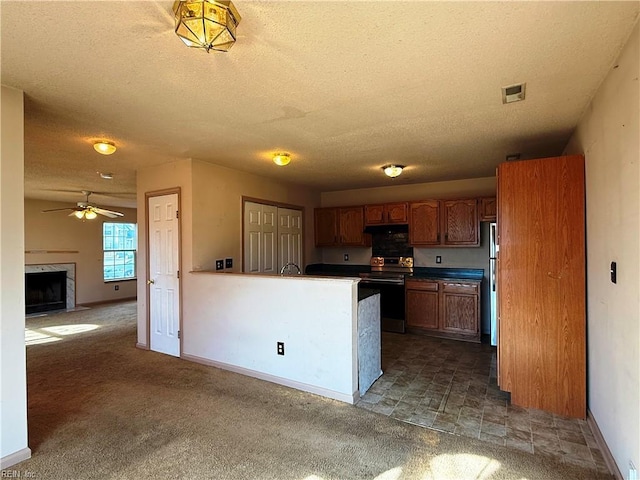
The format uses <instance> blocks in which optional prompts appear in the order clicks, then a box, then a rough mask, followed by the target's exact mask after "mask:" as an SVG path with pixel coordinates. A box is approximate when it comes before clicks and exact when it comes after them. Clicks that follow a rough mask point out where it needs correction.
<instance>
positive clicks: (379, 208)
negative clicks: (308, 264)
mask: <svg viewBox="0 0 640 480" xmlns="http://www.w3.org/2000/svg"><path fill="white" fill-rule="evenodd" d="M385 221H386V220H385V215H384V205H365V206H364V223H365V225H383V224H384V223H385Z"/></svg>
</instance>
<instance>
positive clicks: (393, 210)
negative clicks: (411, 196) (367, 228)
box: [364, 202, 409, 225]
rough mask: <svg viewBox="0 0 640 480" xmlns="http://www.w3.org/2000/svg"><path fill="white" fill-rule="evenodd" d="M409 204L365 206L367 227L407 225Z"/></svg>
mask: <svg viewBox="0 0 640 480" xmlns="http://www.w3.org/2000/svg"><path fill="white" fill-rule="evenodd" d="M408 206H409V204H408V203H407V202H401V203H386V204H380V205H365V207H364V223H365V225H389V224H393V223H400V224H402V223H407V221H408V215H407V212H408Z"/></svg>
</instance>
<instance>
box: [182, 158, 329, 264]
mask: <svg viewBox="0 0 640 480" xmlns="http://www.w3.org/2000/svg"><path fill="white" fill-rule="evenodd" d="M192 175H193V192H194V195H193V209H194V212H197V214H196V215H194V217H193V264H192V267H191V269H192V270H211V269H214V268H215V261H216V259H223V258H229V257H231V258H233V262H234V263H233V271H234V272H241V271H242V197H243V196H245V197H252V198H257V199H260V200H268V201H270V202H274V203H283V204H289V205H295V206H298V207H302V208H303V215H304V230H303V233H304V239H305V243H304V248H303V252H304V263H305V264H309V263H316V262H318V261H319V260H320V256H319V252H316V249H315V246H314V237H313V209H314V208H315V207H317V206H319V204H320V194H319V193H318V192H313V191H310V190H308V189H306V188H299V187H295V186H292V185H286V184H281V183H277V182H274V181H273V180H269V179H266V178H262V177H258V176H256V175H252V174H249V173H244V172H240V171H238V170H232V169H230V168H225V167H220V166H218V165H213V164H210V163H205V162H200V161H196V160H194V161H193V169H192ZM300 267H301V268H302V267H303V265H300Z"/></svg>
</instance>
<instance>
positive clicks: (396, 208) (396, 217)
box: [385, 202, 409, 223]
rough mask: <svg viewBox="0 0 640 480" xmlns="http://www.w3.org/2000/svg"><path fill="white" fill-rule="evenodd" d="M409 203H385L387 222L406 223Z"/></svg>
mask: <svg viewBox="0 0 640 480" xmlns="http://www.w3.org/2000/svg"><path fill="white" fill-rule="evenodd" d="M408 208H409V204H408V203H406V202H403V203H388V204H386V205H385V210H386V216H387V223H407V222H408V220H409V218H408Z"/></svg>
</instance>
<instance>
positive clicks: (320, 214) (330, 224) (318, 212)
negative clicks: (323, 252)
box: [313, 208, 338, 247]
mask: <svg viewBox="0 0 640 480" xmlns="http://www.w3.org/2000/svg"><path fill="white" fill-rule="evenodd" d="M313 213H314V220H315V240H316V246H317V247H331V246H335V245H337V244H338V209H337V208H316V209H315V210H314V212H313Z"/></svg>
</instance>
